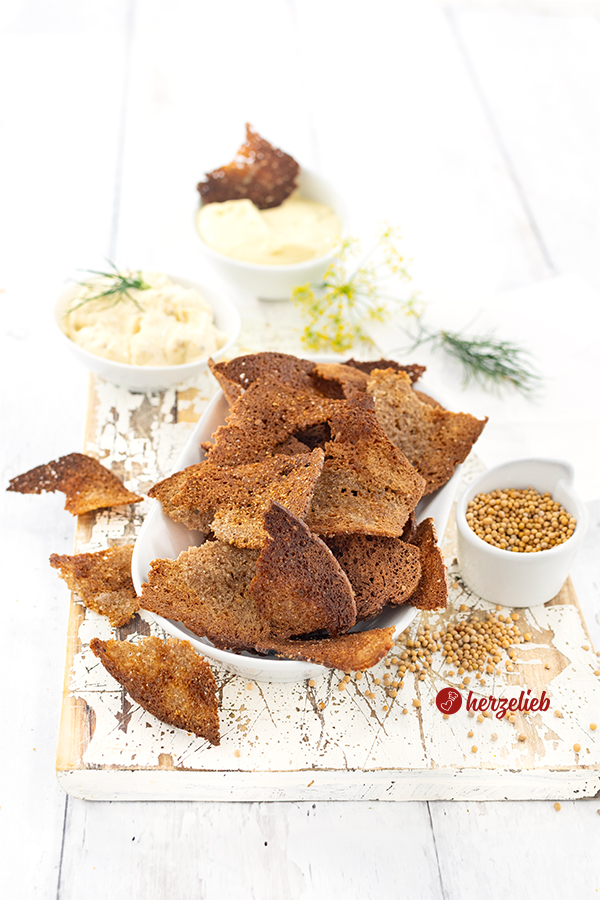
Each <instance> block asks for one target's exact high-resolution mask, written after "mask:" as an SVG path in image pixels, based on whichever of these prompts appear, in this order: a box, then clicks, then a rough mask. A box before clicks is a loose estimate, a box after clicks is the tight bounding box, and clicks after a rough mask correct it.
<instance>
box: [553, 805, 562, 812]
mask: <svg viewBox="0 0 600 900" xmlns="http://www.w3.org/2000/svg"><path fill="white" fill-rule="evenodd" d="M554 809H555V810H556V812H560V810H561V809H562V806H561V805H560V803H555V804H554Z"/></svg>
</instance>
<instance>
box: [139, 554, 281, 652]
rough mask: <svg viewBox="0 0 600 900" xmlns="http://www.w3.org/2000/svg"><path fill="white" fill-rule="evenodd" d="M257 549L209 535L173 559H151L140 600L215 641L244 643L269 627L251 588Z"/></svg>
mask: <svg viewBox="0 0 600 900" xmlns="http://www.w3.org/2000/svg"><path fill="white" fill-rule="evenodd" d="M257 558H258V551H256V550H245V549H241V548H240V547H232V546H230V545H229V544H222V543H221V542H220V541H208V542H206V543H204V544H202V546H201V547H190V548H189V550H185V551H184V552H183V553H180V554H179V556H178V557H177V559H155V560H154V561H153V562H152V564H151V569H150V572H149V573H148V583H147V584H144V585H143V586H142V596H141V598H140V606H141V607H142V609H148V610H150V612H154V613H157V615H159V616H164V617H165V618H167V619H173V620H175V621H176V622H183V624H184V625H185V626H186V627H187V628H189V629H190V631H193V632H194V634H197V635H199V636H200V637H207V638H208V639H209V640H210V641H212V642H213V644H215V645H216V646H218V647H224V648H227V649H242V650H244V649H247V648H248V647H252V646H253V644H254V643H255V642H256V641H257V640H260V639H261V638H263V637H265V636H266V635H268V634H269V633H270V631H269V625H268V622H267V621H266V620H265V619H264V617H263V616H262V614H261V611H260V610H259V609H258V607H257V604H256V601H255V599H254V597H253V596H252V595H251V594H250V583H251V581H252V579H253V578H254V576H255V574H256V560H257Z"/></svg>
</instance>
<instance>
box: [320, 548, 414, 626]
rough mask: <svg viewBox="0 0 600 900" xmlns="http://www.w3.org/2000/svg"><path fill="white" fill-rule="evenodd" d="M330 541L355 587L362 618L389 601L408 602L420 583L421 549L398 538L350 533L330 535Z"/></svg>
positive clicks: (374, 612)
mask: <svg viewBox="0 0 600 900" xmlns="http://www.w3.org/2000/svg"><path fill="white" fill-rule="evenodd" d="M327 545H328V547H329V548H330V549H331V551H332V553H333V555H334V556H335V558H336V559H337V561H338V562H339V564H340V566H341V567H342V569H343V570H344V572H345V573H346V575H347V576H348V579H349V580H350V584H351V585H352V587H353V589H354V596H355V599H356V618H357V621H359V622H360V621H362V620H364V619H369V618H371V617H372V616H375V615H377V614H378V613H379V612H381V610H382V609H383V607H384V606H386V605H387V604H388V603H390V604H392V605H394V606H399V605H401V604H402V603H406V601H407V600H408V599H409V597H410V596H411V595H412V594H413V593H414V591H415V590H416V588H417V585H418V584H419V580H420V578H421V559H420V553H419V550H418V548H417V547H413V546H411V544H405V543H404V542H403V541H401V540H399V539H398V538H387V537H374V536H372V535H364V534H348V535H338V536H337V537H330V538H328V539H327Z"/></svg>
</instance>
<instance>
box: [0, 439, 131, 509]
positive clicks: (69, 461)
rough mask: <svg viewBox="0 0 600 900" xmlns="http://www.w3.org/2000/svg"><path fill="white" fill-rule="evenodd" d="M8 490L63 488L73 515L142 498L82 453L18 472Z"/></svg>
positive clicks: (29, 490) (66, 506) (35, 490)
mask: <svg viewBox="0 0 600 900" xmlns="http://www.w3.org/2000/svg"><path fill="white" fill-rule="evenodd" d="M7 490H8V491H17V492H18V493H20V494H41V493H43V492H44V491H63V493H65V494H66V495H67V502H66V503H65V509H66V510H67V512H70V513H71V514H72V515H74V516H80V515H82V514H83V513H86V512H91V511H92V510H94V509H104V508H106V507H109V506H123V505H124V504H126V503H139V502H140V500H142V499H143V498H142V497H138V495H137V494H132V493H131V491H128V490H127V488H126V487H125V485H124V484H123V482H122V481H119V479H118V478H117V476H116V475H113V473H112V472H109V470H108V469H106V468H105V467H104V466H103V465H101V464H100V463H99V462H98V460H97V459H93V457H91V456H85V455H84V454H83V453H69V454H68V455H67V456H61V457H60V459H55V460H53V461H52V462H49V463H46V464H45V465H43V466H36V468H35V469H30V471H29V472H25V473H24V474H23V475H17V477H16V478H11V480H10V483H9V486H8V488H7Z"/></svg>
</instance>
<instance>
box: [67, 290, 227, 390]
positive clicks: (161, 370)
mask: <svg viewBox="0 0 600 900" xmlns="http://www.w3.org/2000/svg"><path fill="white" fill-rule="evenodd" d="M164 274H166V275H167V278H170V279H171V281H172V282H174V283H175V284H180V285H181V286H182V287H191V288H196V289H197V290H198V291H199V292H200V293H202V292H204V293H206V294H207V295H212V297H210V296H207V297H206V299H207V300H208V301H209V303H210V305H211V309H212V311H213V318H214V314H215V312H214V303H213V301H218V302H219V303H223V304H224V305H225V306H227V308H228V312H229V313H230V314H231V315H232V317H233V319H234V320H235V330H234V332H232V334H231V337H229V338H228V339H227V341H226V342H225V343H224V344H223V346H222V347H219V349H218V350H215V352H214V353H211V354H209V355H208V356H201V357H200V358H199V359H194V360H192V361H191V362H187V363H175V364H174V365H172V366H139V365H136V364H134V363H125V362H117V361H116V360H114V359H108V358H107V357H106V356H100V355H99V354H98V353H92V352H91V351H90V350H86V349H85V347H81V346H80V345H79V344H77V343H76V342H75V341H73V340H71V338H70V337H69V336H68V334H66V333H65V332H64V331H63V329H62V328H61V325H60V323H61V313H62V312H63V308H64V306H65V305H66V302H67V300H68V299H69V297H70V295H71V294H72V293H73V292H74V291H75V290H76V288H77V285H76V284H74V285H71V286H70V287H68V288H65V290H64V291H62V293H61V294H59V296H58V298H57V300H56V303H55V304H54V321H55V322H56V325H57V328H58V330H59V332H60V334H61V335H62V338H63V340H64V341H66V342H67V344H66V345H67V346H68V347H69V348H72V347H75V348H76V352H78V353H80V354H81V355H82V356H83V357H84V358H88V359H90V360H91V361H96V360H101V361H102V365H106V367H107V369H108V370H109V371H113V372H114V373H115V375H116V373H118V372H119V370H120V369H125V370H126V371H127V372H131V373H133V372H145V373H147V374H148V375H167V374H170V373H171V374H173V375H176V374H179V375H181V381H183V380H185V376H186V375H187V374H191V373H192V372H194V371H195V370H196V369H197V368H198V367H201V366H205V365H207V364H208V360H209V359H214V360H217V359H220V358H221V357H222V356H223V355H224V354H225V353H227V351H228V350H230V349H231V347H233V345H234V344H235V342H236V341H237V339H238V337H239V335H240V331H241V329H242V320H241V317H240V314H239V311H238V309H237V307H236V305H235V304H234V303H233V302H232V301H231V300H230V299H229V298H228V297H224V296H223V295H222V294H220V293H219V292H217V291H216V290H215V289H214V288H208V287H206V286H205V285H202V284H200V283H199V282H197V281H192V280H191V279H189V278H180V277H179V276H178V275H169V274H168V273H164ZM173 381H174V379H173Z"/></svg>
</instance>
